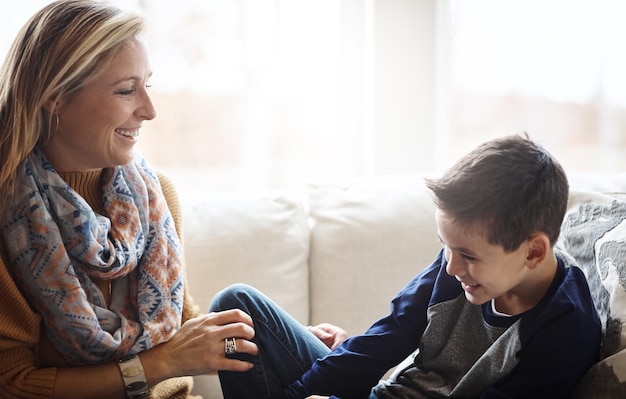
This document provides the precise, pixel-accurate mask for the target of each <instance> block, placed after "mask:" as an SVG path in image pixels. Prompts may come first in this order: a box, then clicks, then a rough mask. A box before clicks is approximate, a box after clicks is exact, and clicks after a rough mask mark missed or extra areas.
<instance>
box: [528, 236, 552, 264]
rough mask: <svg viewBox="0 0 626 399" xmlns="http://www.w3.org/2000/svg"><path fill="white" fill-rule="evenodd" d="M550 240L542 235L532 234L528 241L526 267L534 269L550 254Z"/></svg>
mask: <svg viewBox="0 0 626 399" xmlns="http://www.w3.org/2000/svg"><path fill="white" fill-rule="evenodd" d="M550 248H551V245H550V239H549V238H548V236H546V235H545V234H542V233H537V234H533V235H532V237H530V238H529V239H528V253H527V254H526V267H528V268H529V269H534V268H536V267H537V266H538V265H539V264H541V262H543V260H544V259H545V258H546V256H548V253H549V252H550Z"/></svg>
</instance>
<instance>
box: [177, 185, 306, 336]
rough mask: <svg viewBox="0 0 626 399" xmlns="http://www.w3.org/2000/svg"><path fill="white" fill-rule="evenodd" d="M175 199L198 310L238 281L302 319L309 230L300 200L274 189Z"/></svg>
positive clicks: (189, 282)
mask: <svg viewBox="0 0 626 399" xmlns="http://www.w3.org/2000/svg"><path fill="white" fill-rule="evenodd" d="M180 198H181V203H182V207H183V229H184V248H185V263H186V266H187V279H188V284H189V287H190V292H191V295H192V296H193V298H194V300H195V302H196V303H197V304H198V305H200V307H201V310H202V311H206V310H207V309H208V305H209V303H210V300H211V298H212V297H213V295H215V293H217V292H218V291H219V290H221V289H223V288H225V287H226V286H227V285H230V284H232V283H237V282H242V283H247V284H250V285H252V286H254V287H256V288H258V289H260V290H261V291H263V292H264V293H266V294H267V295H268V296H269V297H270V298H272V299H274V300H275V301H276V302H277V303H278V304H279V305H281V306H282V307H283V308H284V309H285V310H287V311H288V312H289V313H291V314H292V315H293V316H294V317H295V318H296V319H298V320H299V321H300V322H302V323H305V324H306V323H308V321H309V320H308V317H309V278H308V276H309V272H308V263H307V262H308V256H309V229H308V219H307V216H306V214H305V211H304V208H303V206H302V204H301V202H300V201H297V200H295V199H293V198H291V197H289V196H285V195H282V194H279V193H278V194H277V193H238V194H229V193H212V192H202V193H194V192H183V193H181V195H180Z"/></svg>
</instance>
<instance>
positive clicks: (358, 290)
mask: <svg viewBox="0 0 626 399" xmlns="http://www.w3.org/2000/svg"><path fill="white" fill-rule="evenodd" d="M174 181H175V182H176V179H174ZM570 183H571V186H572V190H573V191H572V195H571V201H570V203H571V205H570V208H571V209H574V208H575V207H576V205H577V204H579V203H581V202H594V201H600V202H601V201H605V200H607V198H608V197H604V196H596V195H595V194H590V193H586V192H578V191H576V190H585V191H593V192H610V193H613V194H614V195H615V196H617V197H619V196H621V195H622V194H620V193H626V174H625V173H620V174H611V175H608V174H603V175H593V174H592V175H582V174H576V175H572V176H570ZM616 193H617V194H616ZM179 195H180V199H181V203H182V206H183V221H184V226H183V227H184V232H185V233H184V246H185V258H186V265H187V277H188V283H189V287H190V290H191V294H192V296H193V297H194V299H195V301H196V302H197V303H198V304H199V305H200V306H201V308H202V309H203V310H205V309H207V307H208V305H209V302H210V300H211V298H212V296H213V295H214V294H215V293H216V292H217V291H219V290H220V289H222V288H224V287H226V286H227V285H229V284H232V283H236V282H245V283H248V284H251V285H253V286H255V287H257V288H259V289H260V290H261V291H263V292H265V293H266V294H268V295H269V296H270V297H271V298H273V299H274V300H275V301H276V302H277V303H278V304H280V305H281V306H282V307H283V308H285V309H286V310H287V311H289V312H290V313H291V314H292V315H294V316H295V317H296V319H298V320H299V321H300V322H302V323H303V324H305V325H310V324H317V323H320V322H329V323H334V324H337V325H340V326H342V327H344V328H345V329H346V330H347V331H348V332H349V333H350V334H356V333H360V332H362V331H364V330H365V329H366V328H367V327H368V326H369V325H370V324H371V323H372V322H373V321H375V320H376V319H377V318H379V317H381V316H383V315H384V314H386V313H387V311H388V309H389V307H388V306H389V305H388V304H389V301H390V299H391V298H392V297H393V296H394V295H395V294H396V292H397V291H399V290H400V289H401V288H402V287H403V286H404V284H405V283H406V282H407V281H409V280H410V279H411V278H412V277H413V276H414V275H415V274H417V273H418V272H419V271H420V270H421V269H422V268H424V267H425V266H426V265H428V264H429V263H430V262H431V261H432V260H433V258H434V257H435V255H436V254H437V252H438V251H439V249H440V243H439V241H438V239H437V234H436V226H435V221H434V206H433V203H432V201H431V197H430V193H429V192H428V191H427V189H426V188H425V186H424V183H423V178H422V177H420V176H384V177H377V178H371V179H366V180H355V181H350V182H336V183H323V184H311V185H309V186H308V189H307V195H306V198H301V196H300V195H292V194H288V193H276V192H254V193H251V192H247V193H223V192H212V191H193V190H179ZM624 196H626V194H624ZM624 196H622V198H625V197H624ZM624 231H626V228H625V230H624ZM621 239H622V240H623V241H626V234H625V235H622V236H621ZM624 258H626V254H625V255H624ZM624 320H625V321H626V315H625V317H624ZM624 330H625V334H626V329H624ZM624 342H626V340H624ZM619 349H620V350H621V349H623V346H621V347H620V348H619ZM625 356H626V355H625ZM624 359H626V357H624V358H622V360H620V361H621V362H626V360H624ZM624 368H625V369H626V366H625V367H624ZM618 377H619V378H620V381H626V375H618ZM194 393H195V394H198V395H202V396H203V397H204V398H205V399H213V398H221V397H222V395H221V393H220V389H219V381H218V379H217V376H200V377H196V378H195V388H194ZM598 397H601V396H598Z"/></svg>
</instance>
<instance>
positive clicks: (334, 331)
mask: <svg viewBox="0 0 626 399" xmlns="http://www.w3.org/2000/svg"><path fill="white" fill-rule="evenodd" d="M309 331H311V333H313V335H315V336H316V337H317V338H319V339H320V341H322V342H323V343H324V344H325V345H326V346H327V347H329V348H330V349H335V347H337V345H339V344H340V343H342V342H343V341H345V340H346V339H348V333H347V332H346V331H345V330H344V329H343V328H340V327H337V326H335V325H333V324H329V323H322V324H318V325H316V326H311V327H309Z"/></svg>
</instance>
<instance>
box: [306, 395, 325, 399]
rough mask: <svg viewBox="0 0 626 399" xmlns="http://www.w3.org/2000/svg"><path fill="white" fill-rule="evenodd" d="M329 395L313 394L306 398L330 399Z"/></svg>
mask: <svg viewBox="0 0 626 399" xmlns="http://www.w3.org/2000/svg"><path fill="white" fill-rule="evenodd" d="M328 398H329V396H319V395H313V396H309V397H307V398H306V399H328Z"/></svg>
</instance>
